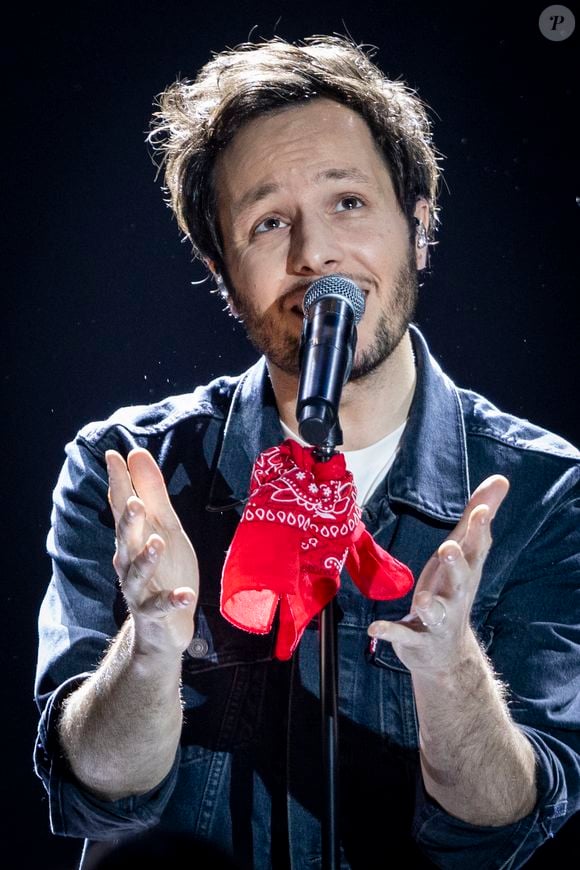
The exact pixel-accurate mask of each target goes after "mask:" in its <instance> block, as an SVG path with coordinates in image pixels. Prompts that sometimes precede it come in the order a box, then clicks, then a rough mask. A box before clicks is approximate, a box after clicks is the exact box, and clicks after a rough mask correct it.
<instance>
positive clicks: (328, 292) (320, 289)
mask: <svg viewBox="0 0 580 870" xmlns="http://www.w3.org/2000/svg"><path fill="white" fill-rule="evenodd" d="M325 296H340V297H341V299H346V301H347V302H349V303H350V306H351V308H352V310H353V311H354V319H355V323H359V321H360V320H361V318H362V316H363V314H364V313H365V294H364V293H363V292H362V290H361V289H360V287H357V285H356V284H355V283H354V281H351V280H350V278H344V277H343V276H342V275H325V276H324V277H323V278H318V280H317V281H314V283H313V284H311V285H310V287H309V288H308V290H307V291H306V295H305V296H304V302H303V303H302V305H303V308H304V313H305V314H308V309H309V308H310V306H311V305H314V303H315V302H318V300H319V299H322V298H323V297H325Z"/></svg>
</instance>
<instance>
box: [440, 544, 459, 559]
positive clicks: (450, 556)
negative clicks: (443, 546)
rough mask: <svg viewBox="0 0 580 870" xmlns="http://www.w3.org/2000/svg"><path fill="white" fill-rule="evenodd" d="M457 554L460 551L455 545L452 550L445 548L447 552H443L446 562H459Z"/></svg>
mask: <svg viewBox="0 0 580 870" xmlns="http://www.w3.org/2000/svg"><path fill="white" fill-rule="evenodd" d="M457 556H458V552H457V550H456V549H455V547H453V548H452V549H450V550H445V553H444V554H443V558H444V559H445V561H446V562H457Z"/></svg>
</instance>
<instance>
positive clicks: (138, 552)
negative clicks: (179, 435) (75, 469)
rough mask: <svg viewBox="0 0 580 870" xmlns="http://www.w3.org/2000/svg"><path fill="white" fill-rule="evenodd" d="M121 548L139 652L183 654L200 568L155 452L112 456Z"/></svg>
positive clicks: (118, 554)
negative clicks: (125, 457) (156, 459)
mask: <svg viewBox="0 0 580 870" xmlns="http://www.w3.org/2000/svg"><path fill="white" fill-rule="evenodd" d="M105 458H106V461H107V470H108V473H109V503H110V505H111V510H112V512H113V516H114V519H115V532H116V539H117V548H116V551H115V556H114V558H113V565H114V567H115V571H116V572H117V575H118V577H119V581H120V584H121V589H122V592H123V595H124V597H125V601H126V602H127V606H128V608H129V611H130V613H131V616H132V617H133V622H134V631H135V644H136V651H137V652H140V653H149V652H171V651H179V652H183V651H184V650H185V649H187V646H188V645H189V643H190V641H191V638H192V635H193V615H194V612H195V607H196V604H197V600H198V590H199V570H198V564H197V557H196V555H195V551H194V549H193V547H192V545H191V542H190V540H189V538H188V537H187V535H186V534H185V532H184V531H183V527H182V525H181V523H180V521H179V518H178V516H177V514H176V513H175V511H174V509H173V507H172V505H171V502H170V500H169V495H168V493H167V488H166V486H165V481H164V480H163V475H162V474H161V471H160V469H159V466H158V465H157V463H156V462H155V460H154V459H153V457H152V456H151V454H150V453H149V452H148V451H147V450H144V449H143V448H136V449H134V450H132V451H131V452H130V453H129V455H128V457H127V461H125V460H124V459H123V457H122V456H121V454H120V453H117V452H116V451H115V450H108V451H107V453H106V457H105Z"/></svg>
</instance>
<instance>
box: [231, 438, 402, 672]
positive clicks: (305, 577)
mask: <svg viewBox="0 0 580 870" xmlns="http://www.w3.org/2000/svg"><path fill="white" fill-rule="evenodd" d="M313 451H314V448H313V447H301V446H300V444H298V443H297V442H296V441H293V440H291V439H287V440H286V441H284V442H283V443H282V444H281V445H280V446H279V447H271V448H270V449H269V450H265V451H264V452H263V453H260V455H259V456H258V458H257V459H256V462H255V464H254V468H253V471H252V478H251V481H250V497H249V499H248V502H247V504H246V507H245V509H244V513H243V515H242V518H241V520H240V523H239V525H238V528H237V529H236V533H235V535H234V538H233V540H232V543H231V546H230V548H229V550H228V552H227V555H226V561H225V564H224V568H223V573H222V590H221V612H222V615H223V616H225V618H226V619H228V620H229V621H230V622H232V623H233V624H234V625H236V626H237V627H238V628H242V629H245V630H246V631H251V632H254V633H256V634H266V633H267V632H269V631H270V629H271V628H272V623H273V620H274V614H275V612H276V606H277V604H278V601H280V626H279V631H278V637H277V638H276V649H275V655H276V657H277V658H279V659H289V658H290V656H291V655H292V653H293V652H294V650H295V649H296V646H297V644H298V641H299V640H300V638H301V637H302V633H303V631H304V629H305V628H306V626H307V625H308V623H309V622H310V620H311V619H312V618H313V617H314V616H316V614H317V613H319V612H320V611H321V610H322V608H323V607H324V606H325V605H326V604H328V602H329V601H330V600H331V599H332V598H333V597H334V595H335V594H336V592H337V590H338V587H339V585H340V572H341V569H342V567H343V565H344V564H345V563H346V567H347V569H348V572H349V574H350V576H351V577H352V579H353V580H354V582H355V583H356V585H357V586H358V588H359V589H360V591H361V592H362V593H363V595H366V596H367V598H373V599H376V600H380V601H385V600H387V599H389V598H400V597H401V596H403V595H406V593H407V592H408V591H409V589H411V587H412V585H413V575H412V573H411V571H410V569H409V568H408V567H407V566H406V565H403V564H402V562H399V561H397V559H394V558H393V557H392V556H391V555H389V553H387V552H386V551H385V550H383V549H382V548H381V547H379V546H378V544H376V543H375V541H374V540H373V538H372V537H371V535H370V534H369V533H368V532H367V530H366V528H365V526H364V523H363V522H362V520H361V510H360V508H359V507H358V505H357V504H356V501H355V498H356V489H355V486H354V483H353V477H352V474H351V472H350V471H347V470H346V465H345V461H344V456H343V454H342V453H336V454H335V455H334V456H332V457H331V459H329V460H328V462H320V461H317V460H316V458H315V457H314V456H313Z"/></svg>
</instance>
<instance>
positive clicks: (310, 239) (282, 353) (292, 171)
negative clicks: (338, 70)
mask: <svg viewBox="0 0 580 870" xmlns="http://www.w3.org/2000/svg"><path fill="white" fill-rule="evenodd" d="M216 191H217V198H218V219H219V224H220V228H221V232H222V238H223V240H224V259H225V266H226V270H227V273H228V279H229V282H230V285H231V287H230V289H231V291H232V296H233V299H234V305H235V309H236V311H237V313H238V314H239V315H240V316H241V317H242V319H243V320H244V323H245V327H246V330H247V333H248V337H249V338H250V340H251V341H252V343H253V344H254V345H255V346H256V347H257V348H258V350H259V351H260V352H262V353H264V354H265V355H266V357H267V358H268V361H269V362H270V364H274V365H276V366H277V367H278V368H280V369H281V370H282V371H284V372H286V373H287V374H292V375H297V374H298V373H299V368H298V350H299V346H300V335H301V329H302V323H303V317H304V315H303V311H302V300H303V298H304V294H305V292H306V290H307V289H308V287H309V285H310V284H311V283H312V282H313V281H314V280H316V279H317V278H320V277H321V276H323V275H329V274H333V273H340V274H342V275H345V276H346V277H348V278H350V279H351V280H352V281H354V282H355V283H356V284H357V285H358V286H359V287H360V288H361V289H362V290H363V291H364V293H365V296H366V308H365V314H364V316H363V318H362V320H361V322H360V324H359V325H358V343H357V351H356V355H355V361H354V366H353V371H352V374H351V380H354V379H357V378H360V377H363V376H365V375H366V374H368V373H369V372H371V371H373V370H375V369H376V368H377V367H378V366H379V365H380V364H381V363H382V362H383V361H384V360H385V359H386V358H387V357H388V356H389V355H390V354H391V353H392V351H393V350H394V348H395V347H396V346H397V345H398V343H399V342H400V340H401V338H402V336H403V335H404V333H405V331H406V329H407V327H408V325H409V322H410V320H411V319H412V317H413V313H414V309H415V304H416V298H417V277H416V262H415V254H414V251H413V248H412V245H411V244H410V242H409V229H408V224H407V221H406V219H405V217H404V215H403V214H402V212H401V210H400V208H399V205H398V202H397V198H396V196H395V192H394V189H393V185H392V182H391V178H390V175H389V172H388V170H387V168H386V166H385V163H384V161H383V159H382V157H381V155H380V154H379V152H378V150H377V148H376V146H375V144H374V141H373V139H372V136H371V133H370V130H369V128H368V126H367V124H366V123H365V121H364V120H363V119H362V118H361V117H360V115H358V114H357V113H355V112H353V111H352V110H351V109H349V108H347V107H346V106H343V105H341V104H339V103H335V102H333V101H331V100H327V99H315V100H313V101H312V102H311V103H308V104H305V105H299V106H296V107H293V108H290V109H286V110H283V111H281V112H278V113H276V114H273V115H268V116H263V117H261V118H258V119H256V120H253V121H249V122H248V123H247V124H246V125H245V126H244V127H243V128H242V129H241V130H240V131H238V133H237V134H236V136H235V137H234V139H233V141H232V142H231V143H230V144H229V145H228V147H227V148H226V149H225V151H224V152H223V154H222V155H221V156H220V158H219V159H218V162H217V165H216Z"/></svg>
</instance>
